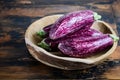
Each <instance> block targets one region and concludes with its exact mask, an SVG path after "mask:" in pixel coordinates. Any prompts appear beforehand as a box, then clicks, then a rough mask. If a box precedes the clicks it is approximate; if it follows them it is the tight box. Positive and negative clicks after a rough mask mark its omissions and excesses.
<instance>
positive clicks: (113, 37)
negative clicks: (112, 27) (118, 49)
mask: <svg viewBox="0 0 120 80" xmlns="http://www.w3.org/2000/svg"><path fill="white" fill-rule="evenodd" d="M109 35H110V37H111V38H112V39H113V40H114V41H118V40H119V37H118V36H115V35H113V34H109Z"/></svg>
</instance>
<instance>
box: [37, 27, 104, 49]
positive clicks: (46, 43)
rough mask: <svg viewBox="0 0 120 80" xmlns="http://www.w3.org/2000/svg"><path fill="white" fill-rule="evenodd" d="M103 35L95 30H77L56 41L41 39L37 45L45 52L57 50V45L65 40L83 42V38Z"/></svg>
mask: <svg viewBox="0 0 120 80" xmlns="http://www.w3.org/2000/svg"><path fill="white" fill-rule="evenodd" d="M102 34H103V33H101V32H99V31H97V30H95V29H81V30H78V31H76V32H74V33H72V34H68V35H67V36H66V37H63V38H60V39H57V40H52V39H50V38H49V37H47V38H45V39H43V40H42V41H41V42H40V43H39V44H38V45H39V46H40V47H42V48H44V49H46V50H49V51H50V50H52V51H53V50H58V49H57V47H58V44H59V43H60V42H62V41H65V40H67V39H71V38H73V39H74V38H77V37H80V38H81V40H84V39H85V37H89V38H91V37H94V36H99V35H102ZM89 38H88V39H89Z"/></svg>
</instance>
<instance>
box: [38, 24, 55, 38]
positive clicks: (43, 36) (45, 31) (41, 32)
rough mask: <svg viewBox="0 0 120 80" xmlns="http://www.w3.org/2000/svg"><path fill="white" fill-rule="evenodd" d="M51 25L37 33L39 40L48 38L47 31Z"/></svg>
mask: <svg viewBox="0 0 120 80" xmlns="http://www.w3.org/2000/svg"><path fill="white" fill-rule="evenodd" d="M52 25H53V24H50V25H48V26H45V27H44V28H43V29H42V30H40V31H39V32H37V35H38V36H39V37H40V38H45V37H48V36H49V31H50V29H51V26H52Z"/></svg>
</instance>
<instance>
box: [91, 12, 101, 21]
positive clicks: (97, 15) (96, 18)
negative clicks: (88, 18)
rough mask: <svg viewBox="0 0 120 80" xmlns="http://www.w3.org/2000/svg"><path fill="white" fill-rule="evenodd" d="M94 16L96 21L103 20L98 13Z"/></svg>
mask: <svg viewBox="0 0 120 80" xmlns="http://www.w3.org/2000/svg"><path fill="white" fill-rule="evenodd" d="M93 15H94V19H95V20H98V19H101V18H102V17H101V15H99V14H98V13H96V12H94V13H93Z"/></svg>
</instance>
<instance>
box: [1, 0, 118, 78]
mask: <svg viewBox="0 0 120 80" xmlns="http://www.w3.org/2000/svg"><path fill="white" fill-rule="evenodd" d="M119 7H120V1H119V0H0V79H53V78H55V79H63V78H64V79H85V80H87V79H97V80H104V79H120V77H119V75H120V71H119V69H120V55H119V53H120V43H119V45H118V47H117V49H116V50H115V52H114V53H113V54H112V55H111V56H110V57H109V59H108V60H106V61H105V62H104V63H101V64H100V65H97V66H94V67H91V68H88V69H83V70H75V71H65V70H59V69H56V68H52V67H49V66H46V65H44V64H42V63H40V62H38V61H36V60H35V59H34V58H33V57H32V56H31V55H30V54H29V52H28V50H27V48H26V45H25V42H24V33H25V30H26V29H27V27H28V26H29V25H30V24H31V23H32V22H34V21H36V20H38V19H40V18H41V17H44V16H46V15H51V14H59V13H67V12H71V11H75V10H81V9H92V10H94V11H97V12H98V13H99V14H101V15H102V16H103V17H102V20H104V21H106V22H109V23H110V24H111V25H114V27H112V28H113V29H114V30H116V31H117V33H118V35H119V36H120V14H119V13H120V12H119Z"/></svg>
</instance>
